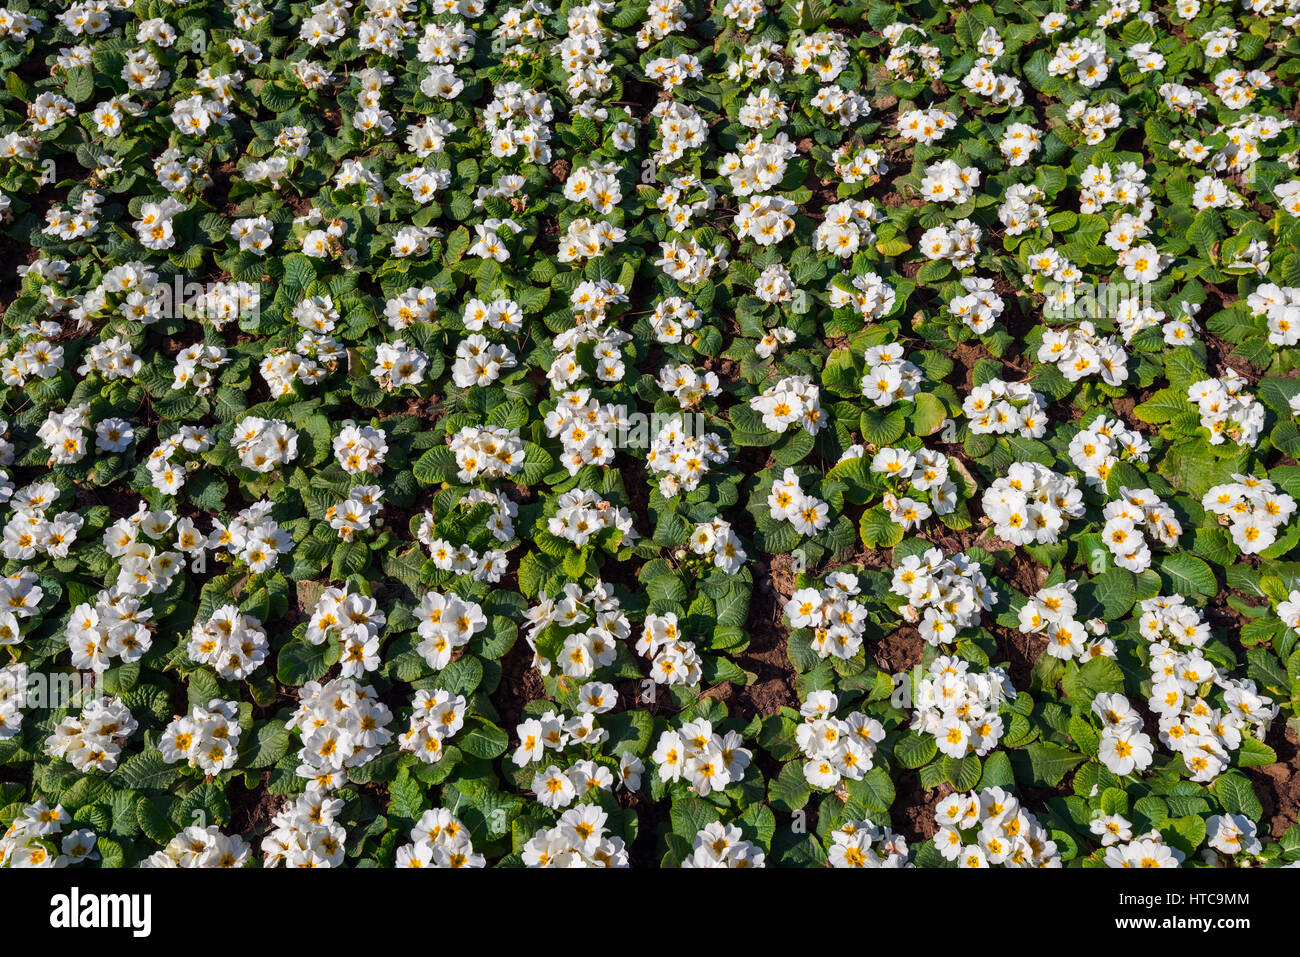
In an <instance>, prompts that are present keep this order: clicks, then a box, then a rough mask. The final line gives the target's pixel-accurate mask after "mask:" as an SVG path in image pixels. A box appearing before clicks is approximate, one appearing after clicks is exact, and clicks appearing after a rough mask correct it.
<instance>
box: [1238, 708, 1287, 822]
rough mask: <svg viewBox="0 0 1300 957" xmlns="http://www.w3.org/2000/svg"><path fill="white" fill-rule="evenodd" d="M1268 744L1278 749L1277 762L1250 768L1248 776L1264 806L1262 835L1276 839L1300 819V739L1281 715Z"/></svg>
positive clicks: (1272, 730) (1270, 734)
mask: <svg viewBox="0 0 1300 957" xmlns="http://www.w3.org/2000/svg"><path fill="white" fill-rule="evenodd" d="M1265 743H1266V744H1267V745H1268V746H1269V747H1271V748H1272V749H1273V750H1274V751H1276V752H1277V757H1278V760H1277V762H1276V763H1275V764H1265V765H1260V766H1259V767H1254V768H1246V776H1247V777H1249V778H1250V780H1251V784H1253V785H1254V787H1255V794H1256V796H1258V797H1259V803H1260V805H1261V806H1262V807H1263V808H1264V814H1263V817H1262V818H1261V819H1260V822H1259V823H1260V832H1261V836H1263V835H1264V834H1268V835H1271V836H1272V837H1273V838H1274V839H1275V840H1276V839H1279V838H1281V837H1282V835H1283V834H1285V833H1286V832H1287V830H1288V829H1290V828H1291V827H1292V826H1293V825H1295V823H1296V822H1297V820H1300V738H1298V737H1297V735H1296V733H1295V731H1294V729H1292V728H1289V727H1287V725H1286V724H1285V723H1284V722H1283V721H1282V720H1281V719H1280V718H1279V719H1278V720H1275V721H1274V722H1273V726H1272V728H1270V729H1269V733H1268V737H1267V738H1266V739H1265Z"/></svg>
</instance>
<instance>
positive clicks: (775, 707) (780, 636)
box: [733, 556, 799, 715]
mask: <svg viewBox="0 0 1300 957" xmlns="http://www.w3.org/2000/svg"><path fill="white" fill-rule="evenodd" d="M774 557H775V556H774ZM787 561H788V556H787ZM757 564H758V563H754V565H757ZM756 570H757V569H756ZM756 578H757V581H756V584H755V586H754V594H753V596H752V597H751V598H750V600H749V618H748V619H747V620H746V622H745V630H746V631H747V632H749V647H748V648H747V649H746V650H745V651H744V652H742V653H741V654H739V655H737V656H736V658H735V660H736V664H738V665H739V666H740V667H741V668H743V669H744V670H745V671H748V672H752V673H753V674H754V675H756V676H757V679H756V680H755V681H753V682H752V683H750V684H748V685H746V686H745V687H743V688H739V689H736V691H735V694H734V696H733V700H734V701H735V707H736V709H739V710H738V713H739V714H742V715H752V714H761V715H769V714H776V713H777V712H778V711H780V710H781V708H782V707H792V708H793V707H797V706H798V703H799V695H798V693H797V691H796V690H795V670H794V665H792V664H790V656H789V655H788V654H787V653H786V633H785V626H784V625H783V624H782V623H781V606H780V600H781V598H782V597H784V596H787V595H788V594H789V593H788V592H786V593H781V592H780V591H779V590H778V588H777V587H775V586H776V570H775V568H774V569H773V573H772V577H771V578H770V579H769V578H768V577H765V576H763V575H762V574H761V572H760V573H759V575H757V576H756ZM793 581H794V577H793V575H792V574H788V573H787V578H786V579H785V582H786V587H790V585H792V584H793ZM792 590H793V589H792Z"/></svg>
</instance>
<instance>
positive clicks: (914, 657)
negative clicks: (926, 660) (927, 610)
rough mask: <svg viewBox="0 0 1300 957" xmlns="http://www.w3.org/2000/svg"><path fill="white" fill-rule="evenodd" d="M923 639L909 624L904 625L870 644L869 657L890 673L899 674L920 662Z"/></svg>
mask: <svg viewBox="0 0 1300 957" xmlns="http://www.w3.org/2000/svg"><path fill="white" fill-rule="evenodd" d="M924 651H925V639H923V638H922V637H921V633H920V632H919V631H917V630H916V629H915V628H913V627H911V626H910V625H904V626H902V627H901V628H899V629H898V630H897V631H894V632H893V633H892V634H889V635H886V636H885V637H884V638H882V639H880V641H877V642H874V643H873V644H872V645H871V658H872V660H873V661H875V663H876V664H877V665H878V666H879V667H880V668H882V669H884V670H885V671H888V672H889V673H890V674H895V675H896V674H899V673H901V672H904V671H907V670H908V669H909V668H912V667H915V666H916V665H919V664H920V663H921V654H922V653H923V652H924Z"/></svg>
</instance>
